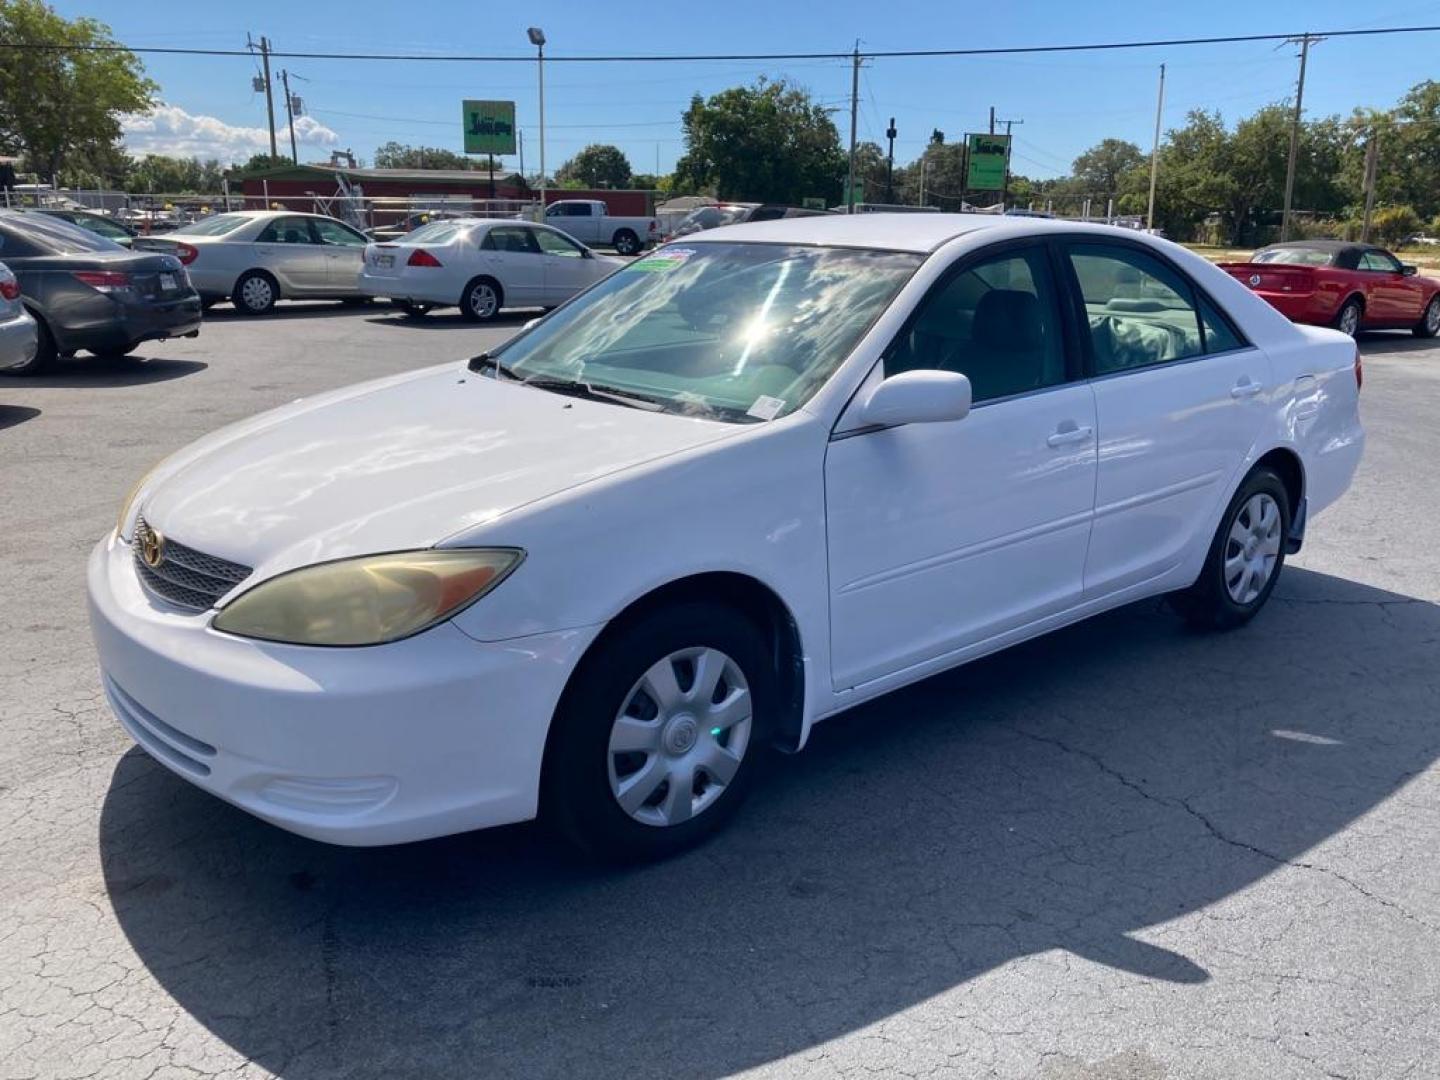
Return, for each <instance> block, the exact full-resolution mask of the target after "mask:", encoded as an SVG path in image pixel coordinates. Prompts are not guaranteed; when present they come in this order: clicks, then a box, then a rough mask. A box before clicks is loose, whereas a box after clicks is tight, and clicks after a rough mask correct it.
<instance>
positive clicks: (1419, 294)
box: [1220, 240, 1440, 337]
mask: <svg viewBox="0 0 1440 1080" xmlns="http://www.w3.org/2000/svg"><path fill="white" fill-rule="evenodd" d="M1220 267H1221V269H1223V270H1226V271H1228V272H1229V274H1230V276H1231V277H1233V278H1237V279H1238V280H1239V281H1241V282H1242V283H1243V284H1245V285H1248V286H1250V288H1251V289H1253V290H1254V291H1255V292H1256V293H1258V294H1259V295H1260V296H1262V297H1263V298H1264V299H1265V300H1267V301H1269V302H1270V305H1271V306H1272V307H1274V308H1276V309H1277V310H1278V311H1279V312H1280V313H1281V314H1282V315H1285V316H1287V317H1288V318H1290V319H1291V320H1293V321H1294V322H1302V323H1315V324H1317V325H1319V326H1333V327H1335V328H1336V329H1338V330H1343V331H1345V333H1347V334H1349V335H1350V336H1351V337H1354V336H1355V335H1356V334H1357V333H1358V332H1359V331H1361V330H1409V331H1411V332H1412V333H1414V334H1415V336H1416V337H1434V336H1435V335H1436V333H1440V295H1437V294H1440V281H1436V280H1435V279H1434V278H1427V277H1420V276H1419V275H1418V274H1416V272H1415V267H1413V266H1407V265H1405V264H1403V263H1401V262H1400V260H1399V259H1397V258H1396V257H1395V256H1394V255H1391V254H1390V252H1388V251H1386V250H1384V249H1383V248H1377V247H1371V246H1370V245H1369V244H1352V243H1349V242H1347V241H1344V240H1291V241H1288V242H1286V243H1283V244H1271V245H1270V246H1269V247H1265V248H1261V249H1260V250H1259V251H1257V252H1256V253H1255V254H1254V255H1253V256H1252V257H1251V259H1250V261H1249V262H1248V263H1221V264H1220Z"/></svg>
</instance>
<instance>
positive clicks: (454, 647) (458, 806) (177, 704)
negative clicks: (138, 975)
mask: <svg viewBox="0 0 1440 1080" xmlns="http://www.w3.org/2000/svg"><path fill="white" fill-rule="evenodd" d="M88 578H89V595H90V622H91V629H92V632H93V634H94V637H95V647H96V651H97V652H98V653H99V659H100V667H101V673H102V678H103V682H104V686H105V692H106V695H107V697H108V698H109V699H110V704H111V707H112V709H113V710H114V711H115V714H116V716H117V718H118V719H119V720H120V723H121V724H122V725H123V726H124V727H125V729H126V730H127V731H128V732H129V733H130V735H131V736H132V737H133V738H134V739H135V740H136V742H138V743H139V744H140V745H141V746H142V747H144V748H145V750H147V751H148V752H149V753H150V755H151V756H152V757H154V758H155V759H156V760H157V761H159V762H160V763H161V764H162V765H165V766H166V767H167V768H169V769H170V770H171V771H172V772H174V773H176V774H177V775H179V776H181V777H183V778H184V779H186V780H189V781H190V782H192V783H194V784H196V785H197V786H199V787H201V788H204V789H205V790H206V791H209V792H211V793H212V794H214V795H218V796H219V797H220V798H222V799H225V800H226V801H228V802H231V803H233V804H235V805H236V806H238V807H240V808H241V809H243V810H247V811H249V812H250V813H252V814H254V815H256V816H257V817H260V818H263V819H264V820H266V821H269V822H271V823H273V824H275V825H279V826H280V827H282V828H285V829H288V830H290V831H292V832H296V833H299V834H301V835H302V836H308V837H311V838H313V839H316V840H323V841H327V842H329V843H336V844H349V845H373V844H391V843H402V842H406V841H411V840H421V839H425V838H428V837H432V836H443V835H446V834H449V833H455V832H464V831H467V830H470V829H478V828H485V827H488V826H492V825H502V824H507V823H509V822H515V821H523V820H526V819H528V818H531V817H534V816H535V812H536V807H537V802H538V794H539V781H540V766H541V761H542V758H543V756H544V749H545V737H546V734H547V732H548V729H549V725H550V718H551V716H552V714H553V713H554V711H555V706H556V704H557V702H558V701H559V698H560V693H561V690H562V689H563V687H564V685H565V681H566V679H568V677H569V674H570V672H571V671H572V670H573V669H574V666H575V664H576V662H577V661H578V660H579V658H580V655H581V654H582V653H583V651H584V649H585V648H586V647H587V646H588V645H589V643H590V641H591V640H593V638H594V636H595V633H596V632H597V631H598V628H590V629H584V630H571V631H558V632H555V633H550V634H541V635H535V636H532V637H526V638H517V639H514V640H511V641H502V642H490V643H481V642H477V641H475V640H474V639H472V638H470V637H467V636H466V635H465V634H464V633H462V632H461V631H460V630H459V629H458V628H457V627H455V626H454V625H453V624H452V623H444V624H442V625H440V626H437V627H436V628H434V629H433V630H429V631H426V632H425V633H423V634H420V635H418V636H416V637H413V638H408V639H406V640H404V641H399V642H394V643H392V644H389V645H378V646H372V647H369V648H356V649H345V648H339V649H330V648H308V647H302V646H293V645H276V644H273V643H267V642H260V641H250V640H247V639H244V638H237V637H233V636H231V635H228V634H222V633H219V632H217V631H215V630H212V629H211V628H210V626H209V622H210V615H209V614H202V615H196V614H192V613H189V612H185V611H183V610H181V609H179V608H174V607H171V606H170V605H168V604H166V603H165V602H164V601H161V600H159V599H157V598H154V597H152V596H151V595H150V594H149V593H147V592H146V591H145V590H144V588H143V587H142V586H141V584H140V582H139V579H138V578H137V577H136V575H135V572H134V570H133V564H132V561H131V550H130V546H129V545H128V544H126V543H124V542H123V541H120V540H118V539H117V538H116V537H115V536H114V534H112V535H111V536H109V537H107V538H106V539H105V540H103V541H101V542H100V544H99V545H97V546H96V548H95V549H94V551H93V552H92V553H91V556H90V564H89V573H88Z"/></svg>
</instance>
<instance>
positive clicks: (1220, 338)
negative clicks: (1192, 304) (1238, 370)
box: [1200, 297, 1249, 356]
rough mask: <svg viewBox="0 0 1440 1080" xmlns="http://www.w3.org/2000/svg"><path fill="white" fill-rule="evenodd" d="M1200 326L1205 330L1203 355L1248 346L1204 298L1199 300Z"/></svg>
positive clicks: (1228, 321) (1228, 322) (1227, 321)
mask: <svg viewBox="0 0 1440 1080" xmlns="http://www.w3.org/2000/svg"><path fill="white" fill-rule="evenodd" d="M1200 325H1201V326H1203V327H1204V328H1205V355H1207V356H1209V355H1210V354H1211V353H1221V352H1229V351H1230V350H1232V349H1243V348H1245V347H1246V345H1247V344H1249V343H1248V342H1247V341H1245V339H1244V338H1242V337H1241V336H1240V335H1239V334H1238V333H1236V332H1235V328H1234V327H1233V326H1232V325H1231V324H1230V320H1229V319H1227V318H1225V316H1223V315H1221V314H1220V312H1219V311H1217V310H1216V309H1215V305H1214V304H1212V303H1210V301H1209V300H1206V299H1205V298H1204V297H1201V299H1200Z"/></svg>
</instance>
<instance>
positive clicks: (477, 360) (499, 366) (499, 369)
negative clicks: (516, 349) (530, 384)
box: [465, 352, 520, 380]
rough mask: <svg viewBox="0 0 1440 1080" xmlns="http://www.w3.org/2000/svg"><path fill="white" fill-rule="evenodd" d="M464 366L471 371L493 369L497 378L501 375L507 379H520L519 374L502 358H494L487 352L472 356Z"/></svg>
mask: <svg viewBox="0 0 1440 1080" xmlns="http://www.w3.org/2000/svg"><path fill="white" fill-rule="evenodd" d="M465 366H466V367H467V368H469V369H470V370H471V371H478V372H481V373H482V374H483V373H484V372H487V371H493V372H494V373H495V377H496V378H497V379H498V378H499V377H500V376H502V375H503V376H505V378H507V379H517V380H519V379H520V376H519V375H517V374H515V372H514V370H513V369H512V368H511V367H510V365H509V364H507V363H505V362H504V361H502V360H496V359H495V358H494V357H493V356H491V355H490V354H489V353H488V352H482V353H481V354H480V355H479V356H472V357H471V358H470V362H469V363H468V364H466V365H465Z"/></svg>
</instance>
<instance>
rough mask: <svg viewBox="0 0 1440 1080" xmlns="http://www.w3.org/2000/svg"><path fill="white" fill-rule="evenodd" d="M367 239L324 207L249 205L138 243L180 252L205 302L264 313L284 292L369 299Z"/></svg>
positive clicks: (291, 295) (284, 296) (292, 295)
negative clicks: (362, 283) (306, 210)
mask: <svg viewBox="0 0 1440 1080" xmlns="http://www.w3.org/2000/svg"><path fill="white" fill-rule="evenodd" d="M367 243H369V241H368V240H367V239H366V237H365V235H364V234H363V233H361V232H359V231H358V230H356V229H352V228H351V227H350V226H349V225H346V224H345V223H344V222H343V221H337V220H335V219H334V218H331V217H325V216H324V215H323V214H297V213H292V212H290V211H288V210H283V211H282V210H245V211H240V212H238V213H225V214H216V215H214V216H213V217H208V218H201V219H200V220H199V221H196V222H193V223H191V224H189V225H185V226H182V227H181V228H179V229H176V230H175V231H174V232H171V233H166V234H165V235H164V236H152V237H137V238H136V240H135V248H136V250H140V249H142V248H143V249H149V250H155V251H164V252H166V253H168V254H173V255H175V256H177V257H178V258H179V259H180V261H181V262H182V263H184V264H185V269H186V270H188V271H189V272H190V280H191V282H192V283H193V284H194V286H195V290H196V291H197V292H198V293H199V294H200V298H201V300H202V302H204V303H205V304H206V306H209V305H210V304H214V303H216V302H218V301H221V300H230V301H231V302H232V303H234V305H235V307H236V309H237V310H238V311H240V312H241V313H242V314H245V315H264V314H266V313H267V312H269V311H270V310H271V309H272V308H274V306H275V301H277V300H280V299H286V300H343V301H348V302H351V303H355V302H360V301H363V300H364V299H366V298H365V297H364V295H363V294H362V293H361V292H360V290H359V286H358V284H357V281H356V279H357V278H358V276H359V274H360V269H361V267H362V266H363V265H364V258H365V245H366V244H367Z"/></svg>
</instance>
